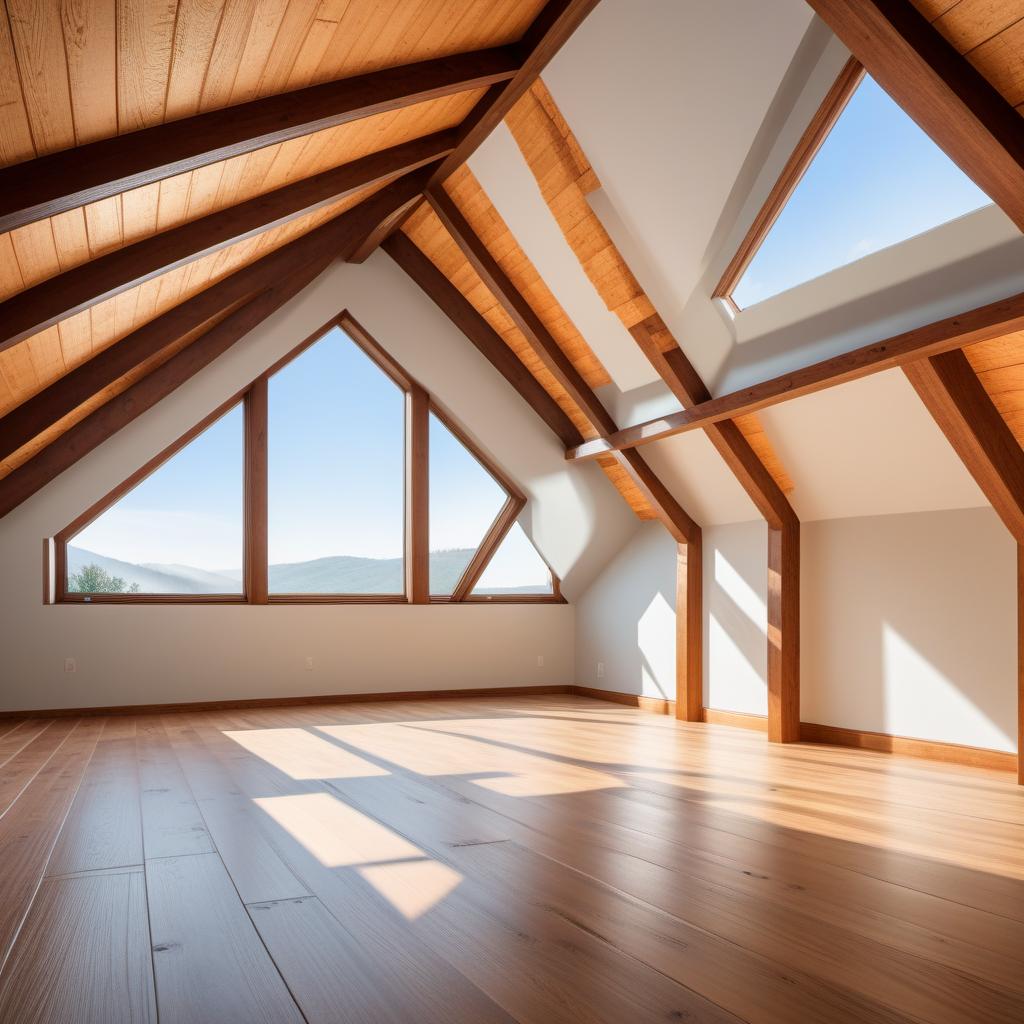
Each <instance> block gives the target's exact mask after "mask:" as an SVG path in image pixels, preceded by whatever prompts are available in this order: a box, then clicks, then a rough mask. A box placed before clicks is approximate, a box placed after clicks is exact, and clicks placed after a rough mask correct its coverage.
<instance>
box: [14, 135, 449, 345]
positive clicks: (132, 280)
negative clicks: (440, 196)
mask: <svg viewBox="0 0 1024 1024" xmlns="http://www.w3.org/2000/svg"><path fill="white" fill-rule="evenodd" d="M454 145H455V131H454V129H449V130H448V131H443V132H438V133H436V134H434V135H429V136H425V137H422V138H418V139H413V140H411V141H409V142H405V143H402V144H401V145H398V146H392V147H391V148H389V149H385V150H381V151H379V152H377V153H371V154H370V155H368V156H365V157H362V158H360V159H358V160H353V161H351V162H350V163H346V164H342V165H340V166H338V167H333V168H331V169H330V170H328V171H324V172H323V173H321V174H316V175H313V176H312V177H309V178H303V179H301V180H300V181H295V182H292V183H291V184H289V185H285V186H284V187H282V188H279V189H275V190H274V191H272V192H267V193H265V194H263V195H260V196H256V197H254V198H252V199H249V200H247V201H245V202H242V203H238V204H237V205H235V206H229V207H227V208H226V209H223V210H218V211H216V212H215V213H211V214H208V215H207V216H205V217H200V218H199V219H198V220H193V221H189V222H187V223H185V224H181V225H179V226H177V227H174V228H170V229H169V230H167V231H162V232H160V233H159V234H156V235H151V236H149V237H148V238H144V239H142V240H141V241H138V242H135V243H133V244H131V245H127V246H125V247H124V248H121V249H115V250H114V251H113V252H110V253H107V254H106V255H105V256H100V257H98V258H97V259H94V260H89V261H88V262H86V263H83V264H80V265H79V266H77V267H73V268H71V269H70V270H67V271H65V272H64V273H63V274H57V275H56V276H55V277H51V278H48V279H47V280H45V281H42V282H40V283H39V284H37V285H33V286H32V287H30V288H28V289H26V290H25V291H22V292H19V293H17V294H16V295H14V296H12V297H11V298H9V299H7V300H6V301H4V302H0V351H3V350H4V349H6V348H9V347H10V346H11V345H14V344H16V343H17V342H19V341H21V340H23V339H25V338H28V337H31V336H32V335H33V334H36V333H38V332H39V331H42V330H45V329H46V328H47V327H50V326H52V325H53V324H55V323H58V322H59V321H61V320H64V319H65V318H67V317H69V316H72V315H74V314H75V313H79V312H81V311H82V310H84V309H88V308H89V307H90V306H94V305H96V304H97V303H99V302H102V301H104V300H106V299H109V298H111V297H113V296H114V295H118V294H120V293H121V292H124V291H127V290H128V289H129V288H133V287H135V286H137V285H140V284H142V283H143V282H145V281H148V280H150V279H151V278H154V277H158V276H160V275H161V274H166V273H168V272H169V271H171V270H174V269H176V268H178V267H181V266H184V265H185V264H187V263H191V262H193V261H195V260H197V259H200V258H202V257H203V256H208V255H210V254H211V253H214V252H217V251H219V250H221V249H225V248H227V247H228V246H231V245H234V244H236V243H237V242H241V241H244V240H245V239H247V238H251V237H253V236H254V235H258V234H262V233H263V232H264V231H269V230H270V229H271V228H275V227H278V226H280V225H281V224H285V223H287V222H288V221H291V220H295V219H296V218H298V217H301V216H305V215H306V214H309V213H312V212H313V211H315V210H318V209H320V208H321V207H323V206H326V205H328V204H330V203H333V202H337V201H338V200H341V199H344V198H345V197H346V196H350V195H352V194H353V193H355V192H358V191H359V190H360V189H363V188H367V187H369V186H371V185H376V184H379V183H380V182H382V181H386V180H387V179H388V178H392V177H395V176H396V175H399V174H405V173H408V172H410V171H413V170H416V169H417V168H419V167H422V166H423V165H424V164H427V163H430V162H432V161H435V160H438V159H440V158H442V157H444V156H445V154H447V153H450V152H451V150H452V148H453V147H454Z"/></svg>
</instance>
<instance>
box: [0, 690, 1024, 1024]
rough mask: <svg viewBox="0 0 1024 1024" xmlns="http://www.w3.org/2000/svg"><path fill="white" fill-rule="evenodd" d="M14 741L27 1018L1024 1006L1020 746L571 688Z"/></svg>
mask: <svg viewBox="0 0 1024 1024" xmlns="http://www.w3.org/2000/svg"><path fill="white" fill-rule="evenodd" d="M2 758H6V765H0V787H2V786H3V785H4V780H5V779H6V780H7V789H6V790H4V789H2V788H0V795H2V793H3V792H7V793H8V798H7V802H8V809H7V811H6V813H0V884H2V895H3V898H2V899H0V963H2V966H0V1024H6V1021H7V1020H12V1021H18V1022H19V1024H20V1022H21V1021H29V1022H32V1024H49V1022H54V1021H59V1022H64V1021H78V1020H83V1021H93V1020H95V1021H101V1020H102V1021H107V1020H109V1021H122V1020H124V1021H136V1020H142V1021H146V1020H152V1019H154V1014H155V1013H157V1012H158V1014H159V1018H160V1019H161V1020H162V1021H174V1022H177V1021H182V1022H199V1021H203V1022H205V1021H214V1020H216V1021H228V1022H230V1021H246V1022H250V1021H255V1022H260V1021H267V1022H270V1021H274V1022H277V1021H285V1022H287V1021H290V1020H293V1021H301V1020H305V1021H307V1022H324V1024H333V1022H335V1021H337V1022H345V1024H351V1022H354V1024H363V1022H365V1024H371V1022H372V1024H399V1022H403V1021H410V1020H415V1021H418V1022H424V1024H442V1022H444V1024H463V1022H465V1024H511V1022H520V1024H581V1022H583V1024H621V1022H625V1021H629V1022H630V1024H632V1022H634V1021H636V1022H640V1024H642V1022H646V1021H661V1020H689V1021H701V1022H705V1024H736V1022H738V1021H747V1022H750V1024H791V1022H793V1021H801V1022H802V1021H808V1022H810V1021H814V1022H822V1024H960V1022H965V1021H974V1020H978V1021H981V1020H984V1021H985V1022H986V1024H990V1022H991V1024H1019V1022H1020V1021H1021V1020H1024V797H1022V794H1021V791H1020V789H1019V788H1018V787H1017V786H1016V785H1015V784H1014V780H1013V779H1012V778H1011V777H1010V776H1009V775H1007V774H1003V773H999V772H994V771H985V770H981V769H968V768H961V767H957V766H952V765H948V764H939V763H937V762H927V761H920V760H912V759H909V758H905V757H899V756H894V755H887V754H877V753H873V752H870V751H861V750H846V749H842V748H837V747H825V746H815V745H811V744H799V745H791V746H786V747H779V746H771V745H769V744H768V743H767V742H766V739H765V737H764V736H763V735H760V734H757V733H752V732H747V731H743V730H735V729H730V728H728V727H722V726H707V725H702V724H687V723H681V722H676V721H675V720H673V719H670V718H667V717H663V716H657V715H650V714H646V713H644V712H641V711H638V710H636V709H632V708H626V707H621V706H617V705H611V704H606V703H602V702H598V701H593V700H587V699H582V698H574V697H561V696H552V697H523V698H508V697H494V698H480V699H464V700H419V701H402V702H384V703H379V704H372V703H367V704H352V705H311V706H299V707H281V708H269V707H267V708H256V709H250V710H234V711H218V712H214V711H210V712H196V713H183V714H167V715H159V716H157V715H145V716H138V717H136V716H132V715H125V716H120V717H115V718H109V719H99V718H96V719H93V718H86V719H82V720H78V721H75V720H54V721H35V722H33V721H25V722H18V723H14V724H13V725H12V726H11V727H10V728H8V729H7V730H6V731H2V732H0V759H2ZM5 769H6V770H7V774H6V775H5V774H4V770H5ZM140 863H144V865H145V868H144V871H143V870H142V869H140V868H139V867H138V866H137V865H139V864H140ZM8 953H9V954H10V955H9V956H8ZM119 971H120V974H119ZM125 972H127V973H125ZM154 1007H155V1008H154Z"/></svg>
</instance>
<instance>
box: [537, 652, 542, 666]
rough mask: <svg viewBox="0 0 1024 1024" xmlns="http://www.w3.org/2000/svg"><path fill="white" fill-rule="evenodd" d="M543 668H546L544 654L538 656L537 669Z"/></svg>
mask: <svg viewBox="0 0 1024 1024" xmlns="http://www.w3.org/2000/svg"><path fill="white" fill-rule="evenodd" d="M543 667H544V655H543V654H538V655H537V668H543Z"/></svg>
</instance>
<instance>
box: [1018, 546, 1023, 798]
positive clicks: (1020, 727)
mask: <svg viewBox="0 0 1024 1024" xmlns="http://www.w3.org/2000/svg"><path fill="white" fill-rule="evenodd" d="M1017 782H1018V784H1019V785H1021V786H1024V544H1018V545H1017Z"/></svg>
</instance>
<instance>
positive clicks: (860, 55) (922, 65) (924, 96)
mask: <svg viewBox="0 0 1024 1024" xmlns="http://www.w3.org/2000/svg"><path fill="white" fill-rule="evenodd" d="M808 3H809V4H810V6H811V7H812V8H813V9H814V11H815V12H816V13H817V14H818V15H819V17H820V18H821V19H822V20H823V21H824V22H825V24H827V25H828V26H829V28H831V29H832V31H833V32H835V34H836V35H837V36H838V37H839V39H840V40H841V41H842V42H843V44H844V45H845V46H846V47H847V49H849V50H850V52H851V53H852V54H853V56H854V57H856V58H857V60H859V61H860V62H861V64H863V65H864V67H865V68H866V69H867V72H868V74H870V75H871V77H872V78H874V79H875V80H876V81H877V82H878V83H879V85H881V86H882V88H883V89H885V91H886V92H887V93H889V95H890V96H891V97H892V98H893V99H894V100H895V101H896V102H897V103H898V104H899V105H900V106H901V107H902V108H903V109H904V110H905V111H906V112H907V113H908V114H909V115H910V116H911V117H912V118H913V119H914V120H915V121H916V122H917V123H918V124H919V125H920V126H921V128H923V129H924V131H925V132H927V133H928V135H929V136H931V138H932V139H933V140H934V141H935V142H936V143H937V144H938V145H939V146H940V147H941V148H942V149H943V150H944V151H945V152H946V154H947V155H948V156H949V157H950V158H951V159H952V160H953V162H954V163H956V164H957V165H958V166H959V167H960V168H961V170H963V171H964V173H965V174H967V175H968V177H970V178H971V179H972V180H973V181H974V182H975V183H976V184H977V185H978V186H979V188H981V189H983V190H984V191H985V192H986V193H988V195H989V197H990V198H991V199H993V200H994V201H995V202H996V204H997V205H998V206H999V207H1000V208H1001V209H1002V210H1003V212H1004V213H1006V214H1007V216H1008V217H1010V219H1011V220H1012V221H1013V222H1014V223H1015V224H1016V225H1017V227H1019V228H1020V229H1021V230H1024V124H1022V122H1021V116H1020V114H1018V113H1017V112H1016V111H1015V110H1014V108H1013V107H1012V106H1011V105H1010V103H1009V102H1008V101H1007V100H1006V99H1005V98H1004V97H1003V96H1002V95H1001V94H1000V93H999V92H998V90H997V89H996V88H995V87H994V86H993V85H992V84H991V83H990V82H989V81H988V80H987V79H986V78H985V77H984V75H982V74H981V72H979V71H978V70H977V69H976V68H975V67H974V66H973V65H972V64H971V62H970V61H969V60H968V59H967V58H966V57H964V56H962V55H961V54H960V53H958V52H957V50H956V48H955V47H954V46H952V44H950V43H949V42H948V41H947V40H946V39H945V38H944V37H943V36H942V34H941V33H940V32H939V31H938V29H936V28H935V27H934V26H933V25H931V24H930V23H929V22H928V19H927V18H925V16H924V15H923V14H921V13H920V11H918V10H917V9H916V7H915V6H914V5H913V4H912V3H910V2H909V0H808Z"/></svg>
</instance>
